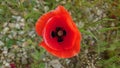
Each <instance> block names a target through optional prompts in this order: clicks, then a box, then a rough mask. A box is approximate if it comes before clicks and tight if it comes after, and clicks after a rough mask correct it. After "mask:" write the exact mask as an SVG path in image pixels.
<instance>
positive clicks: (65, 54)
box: [39, 30, 81, 58]
mask: <svg viewBox="0 0 120 68" xmlns="http://www.w3.org/2000/svg"><path fill="white" fill-rule="evenodd" d="M76 33H77V38H76V42H75V43H74V47H73V48H71V49H65V50H59V51H58V50H54V49H51V48H50V47H49V46H48V45H46V44H45V42H44V41H43V42H41V43H40V44H39V45H40V46H42V47H44V48H45V49H46V50H47V51H48V52H49V53H51V54H53V55H54V56H57V57H60V58H71V57H73V56H75V55H77V54H78V53H79V52H80V42H81V34H80V33H79V31H78V30H77V31H76Z"/></svg>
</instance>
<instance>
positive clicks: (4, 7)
mask: <svg viewBox="0 0 120 68" xmlns="http://www.w3.org/2000/svg"><path fill="white" fill-rule="evenodd" d="M58 5H63V6H65V7H66V9H67V10H68V11H69V12H70V13H71V15H72V18H73V20H74V21H75V22H76V24H78V25H77V26H78V28H79V30H80V32H81V33H82V37H83V39H82V44H81V46H82V47H81V49H82V50H85V49H88V48H93V51H95V52H96V53H97V54H98V55H100V58H101V60H100V61H98V65H97V66H100V67H101V68H120V0H4V1H2V0H0V25H3V23H5V22H10V23H13V22H14V19H13V18H12V16H13V15H15V16H21V17H23V18H24V19H25V23H26V24H25V31H30V30H31V28H34V26H35V22H36V21H37V19H38V18H39V17H40V16H41V15H42V14H44V13H45V12H48V11H50V10H53V9H54V8H56V7H57V6H58ZM106 5H107V6H106ZM96 7H97V8H98V9H96ZM98 10H100V11H102V14H103V15H105V16H102V17H100V18H99V16H100V15H97V12H98ZM91 15H93V18H92V19H90V18H91V17H90V16H91ZM97 18H99V19H98V20H96V21H94V20H95V19H97ZM80 22H82V23H80ZM82 24H83V26H82ZM112 25H113V26H112ZM0 31H2V26H0ZM23 37H24V38H29V37H28V36H27V35H23ZM6 38H7V35H4V37H2V40H3V41H4V42H5V45H7V47H11V45H14V44H15V43H16V39H15V40H14V39H8V40H7V41H6ZM21 39H22V38H21ZM92 41H94V43H93V44H92ZM28 42H29V43H30V44H31V45H33V46H34V49H35V47H37V46H36V45H37V44H36V43H38V41H37V42H36V41H35V40H34V38H30V40H28ZM44 52H45V51H44V49H41V48H40V51H39V50H37V49H35V51H34V53H33V54H32V57H33V59H34V61H33V62H34V63H32V64H31V65H32V66H31V67H32V68H44V67H45V64H44V62H41V61H40V60H41V59H40V58H41V57H42V55H44Z"/></svg>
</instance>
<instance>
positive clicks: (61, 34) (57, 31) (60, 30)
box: [51, 27, 66, 42]
mask: <svg viewBox="0 0 120 68" xmlns="http://www.w3.org/2000/svg"><path fill="white" fill-rule="evenodd" d="M51 36H52V38H54V37H56V38H57V41H58V42H62V41H63V40H64V36H66V31H65V30H64V29H63V28H61V27H56V29H55V31H52V32H51Z"/></svg>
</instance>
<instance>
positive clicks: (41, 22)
mask: <svg viewBox="0 0 120 68" xmlns="http://www.w3.org/2000/svg"><path fill="white" fill-rule="evenodd" d="M52 16H53V12H48V13H46V14H44V15H43V16H41V17H40V18H39V19H38V21H37V22H36V25H35V29H36V32H37V34H38V35H39V36H42V31H43V29H44V26H45V24H46V22H47V21H48V19H49V18H51V17H52Z"/></svg>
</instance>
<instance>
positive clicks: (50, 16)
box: [35, 6, 81, 58]
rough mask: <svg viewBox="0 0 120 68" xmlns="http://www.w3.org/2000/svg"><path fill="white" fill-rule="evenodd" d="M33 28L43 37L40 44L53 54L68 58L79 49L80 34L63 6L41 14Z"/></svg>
mask: <svg viewBox="0 0 120 68" xmlns="http://www.w3.org/2000/svg"><path fill="white" fill-rule="evenodd" d="M35 28H36V32H37V34H38V35H39V36H42V37H43V41H42V42H41V43H40V46H42V47H43V48H45V49H46V50H47V51H48V52H49V53H51V54H53V55H54V56H57V57H60V58H70V57H73V56H75V55H77V54H78V52H79V51H80V42H81V34H80V32H79V30H78V29H77V27H76V25H75V23H74V22H73V20H72V18H71V16H70V14H69V13H68V11H67V10H66V9H65V8H64V7H63V6H58V7H57V8H56V9H55V10H53V11H50V12H48V13H45V14H44V15H43V16H41V17H40V18H39V19H38V21H37V22H36V27H35Z"/></svg>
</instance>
